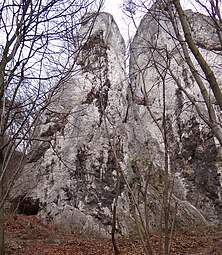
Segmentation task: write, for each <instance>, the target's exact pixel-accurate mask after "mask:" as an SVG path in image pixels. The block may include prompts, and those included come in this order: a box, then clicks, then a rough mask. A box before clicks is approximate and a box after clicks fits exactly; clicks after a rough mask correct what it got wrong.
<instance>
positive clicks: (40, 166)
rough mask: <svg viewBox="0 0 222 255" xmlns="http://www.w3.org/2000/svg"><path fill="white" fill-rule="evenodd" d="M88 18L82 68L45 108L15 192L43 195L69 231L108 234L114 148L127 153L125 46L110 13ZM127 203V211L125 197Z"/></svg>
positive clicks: (50, 213) (46, 208) (47, 211)
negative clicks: (35, 143)
mask: <svg viewBox="0 0 222 255" xmlns="http://www.w3.org/2000/svg"><path fill="white" fill-rule="evenodd" d="M85 19H86V23H85V25H84V26H83V27H82V30H81V31H80V36H81V37H82V38H89V39H87V40H85V41H84V40H83V47H82V51H81V53H80V54H79V56H78V59H77V64H78V66H77V69H79V71H78V72H77V73H76V72H74V74H73V75H71V77H70V79H69V80H68V81H67V82H65V83H64V85H63V87H61V88H60V91H59V92H58V93H57V95H56V96H54V98H53V103H52V104H51V105H50V107H49V108H48V109H47V111H46V112H45V113H44V116H43V117H42V119H41V124H40V127H39V133H38V137H39V139H42V140H43V141H42V142H40V143H38V144H37V145H36V149H34V150H33V152H32V153H31V154H30V157H29V164H28V165H27V167H26V169H25V171H26V173H25V174H24V175H23V176H22V177H21V179H22V182H23V185H22V186H20V185H19V186H18V189H19V191H18V192H19V193H21V190H22V193H27V196H31V197H33V198H34V199H36V198H39V203H40V204H41V207H42V210H41V211H40V212H39V214H40V215H42V216H43V217H46V216H47V217H48V218H49V219H53V220H54V221H55V222H56V223H58V224H60V225H63V226H65V227H66V228H67V229H70V230H72V231H77V232H80V233H82V232H83V233H84V232H87V234H90V232H91V233H93V234H94V235H98V234H102V235H104V233H107V231H108V230H110V227H111V222H112V207H113V201H114V198H115V194H116V190H115V189H116V188H115V187H116V167H117V166H116V163H115V158H114V157H115V155H114V154H113V152H112V149H111V148H112V147H114V148H115V152H116V157H118V158H120V159H121V160H124V157H125V156H126V155H125V148H124V143H125V141H124V140H125V139H126V129H125V127H124V125H123V121H122V120H123V118H124V115H125V105H126V103H125V101H126V91H127V83H126V75H125V44H124V40H123V38H122V36H121V35H120V32H119V29H118V27H117V25H116V23H115V22H114V20H113V17H112V16H111V15H109V14H106V13H101V14H100V15H99V16H98V17H96V19H95V17H94V15H89V16H87V17H85ZM92 23H94V27H93V30H92V31H91V26H92ZM89 33H90V36H89ZM111 146H112V147H111ZM25 183H26V185H25ZM120 189H121V191H123V185H122V184H121V187H120ZM29 191H30V194H29ZM16 192H17V189H16ZM124 204H125V205H124ZM124 206H125V210H126V211H127V207H128V205H127V203H126V201H124V199H122V208H124ZM122 214H126V213H125V212H122ZM120 218H121V216H120ZM124 220H127V218H125V219H124ZM127 221H128V220H127ZM125 225H126V224H125Z"/></svg>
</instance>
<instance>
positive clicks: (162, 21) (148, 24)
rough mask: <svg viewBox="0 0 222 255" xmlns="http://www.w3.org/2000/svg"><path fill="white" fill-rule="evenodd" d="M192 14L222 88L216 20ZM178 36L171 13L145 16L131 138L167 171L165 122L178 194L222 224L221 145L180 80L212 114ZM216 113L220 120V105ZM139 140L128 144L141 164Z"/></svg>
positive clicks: (137, 49) (135, 59) (136, 49)
mask: <svg viewBox="0 0 222 255" xmlns="http://www.w3.org/2000/svg"><path fill="white" fill-rule="evenodd" d="M186 15H187V17H188V21H189V22H190V25H191V32H192V35H193V38H194V40H195V42H196V44H197V45H198V47H199V50H200V52H201V53H202V54H203V56H204V58H205V59H206V60H207V61H208V63H209V65H210V66H211V68H212V70H213V71H214V73H215V75H216V77H217V79H218V81H219V84H221V82H222V81H221V75H220V73H221V67H220V66H219V63H220V62H221V59H220V58H221V57H220V55H219V54H218V51H215V49H219V48H220V47H219V41H218V38H217V36H216V31H215V30H214V29H213V27H212V24H211V20H210V18H209V17H206V16H204V15H202V14H199V13H193V12H192V11H190V10H188V11H186ZM179 31H180V32H181V28H180V27H179ZM181 34H182V33H181ZM175 38H176V36H175V32H174V29H173V26H172V24H171V21H170V20H169V18H168V15H167V13H164V12H162V11H159V10H158V9H155V8H154V9H152V10H150V11H149V12H148V13H147V14H146V15H145V16H144V18H143V20H142V21H141V24H140V26H139V28H138V30H137V33H136V36H135V38H134V41H133V43H132V46H131V63H130V66H131V69H130V74H131V100H132V103H131V116H130V118H129V119H131V120H133V121H131V120H130V121H129V125H130V126H131V129H130V130H131V136H130V137H131V138H132V137H134V138H137V139H138V140H139V143H140V146H143V148H144V149H143V151H147V153H146V155H149V158H150V160H152V161H153V162H154V163H155V164H156V166H157V167H158V168H159V171H164V167H165V165H164V164H165V163H164V152H165V147H164V146H165V143H164V135H163V134H164V126H163V125H164V124H163V123H164V122H165V132H166V135H167V143H168V149H167V150H168V152H169V155H168V157H169V171H170V174H171V176H172V178H175V183H174V191H175V196H176V197H177V198H179V199H180V200H181V201H188V202H190V203H191V204H192V205H193V206H195V208H197V209H198V210H199V212H201V213H202V214H203V215H204V217H205V218H206V219H208V220H210V221H213V222H217V221H218V220H220V219H221V217H222V203H221V180H220V175H221V167H220V165H221V159H220V146H219V144H218V142H217V140H216V139H215V137H214V136H213V134H212V132H211V130H210V129H209V127H208V126H207V125H206V124H205V123H204V122H203V121H202V119H201V118H200V117H199V116H198V115H197V113H196V110H195V108H194V106H193V104H192V103H191V102H190V101H189V99H188V98H187V96H186V95H185V94H184V93H183V91H182V89H181V88H180V87H179V86H178V84H177V81H179V83H180V85H181V87H182V88H185V89H186V91H187V92H188V93H189V95H191V97H192V98H193V99H194V100H195V101H196V102H199V103H198V106H199V108H200V110H201V111H202V113H203V114H204V115H205V116H207V111H206V108H205V105H204V103H203V99H202V96H201V92H200V90H199V88H198V86H197V84H196V82H195V79H194V77H193V75H192V74H191V71H190V69H189V66H188V64H187V62H186V61H185V58H184V57H183V54H181V53H182V49H181V47H180V45H179V42H178V40H177V39H175ZM213 49H214V50H213ZM191 55H192V54H191ZM192 60H194V59H192ZM194 62H195V61H194ZM196 68H197V71H198V72H199V73H200V74H201V75H202V77H204V74H203V73H202V71H201V70H200V68H199V67H198V66H196ZM203 81H204V78H203ZM204 82H205V84H207V82H206V81H204ZM215 110H216V111H217V114H218V117H219V121H220V118H221V115H220V113H219V108H217V106H216V105H215ZM163 121H164V122H163ZM141 134H142V135H141ZM134 138H133V139H131V141H128V142H129V144H132V145H133V146H132V149H131V151H133V153H134V155H135V156H134V157H135V159H137V160H140V155H139V154H138V153H136V151H137V150H136V149H135V148H138V144H139V143H138V142H136V143H135V140H134ZM173 176H174V177H173Z"/></svg>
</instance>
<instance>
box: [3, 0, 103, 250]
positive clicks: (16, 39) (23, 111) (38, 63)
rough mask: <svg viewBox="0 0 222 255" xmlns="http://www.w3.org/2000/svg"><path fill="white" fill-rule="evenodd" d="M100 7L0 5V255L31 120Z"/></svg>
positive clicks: (71, 62) (72, 2)
mask: <svg viewBox="0 0 222 255" xmlns="http://www.w3.org/2000/svg"><path fill="white" fill-rule="evenodd" d="M102 4H103V1H102V0H98V1H97V0H86V1H85V0H84V1H83V0H77V1H76V0H62V1H61V0H43V1H42V0H34V1H31V0H4V1H2V2H1V4H0V34H1V38H0V254H3V253H4V202H5V199H6V197H7V195H8V192H9V190H10V188H11V186H12V184H13V180H14V178H15V176H16V174H17V173H18V172H19V170H20V169H21V168H22V166H23V165H24V162H25V160H26V156H25V155H26V153H27V152H28V151H29V148H30V146H31V144H32V139H33V132H34V125H35V123H36V120H37V119H38V117H39V116H40V115H41V113H42V112H43V110H44V109H45V107H47V105H48V104H49V103H50V99H51V98H52V96H53V95H54V94H55V93H56V92H57V89H58V88H59V87H60V86H61V84H62V83H64V81H65V80H66V79H67V78H68V77H69V76H70V75H74V72H75V59H76V56H77V55H78V53H79V50H80V45H81V43H80V40H86V39H87V38H78V30H79V26H80V25H81V23H82V18H83V16H84V15H85V14H86V13H89V12H99V11H100V8H101V6H102ZM79 43H80V44H79ZM12 162H13V163H12ZM12 168H13V169H12Z"/></svg>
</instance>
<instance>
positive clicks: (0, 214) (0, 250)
mask: <svg viewBox="0 0 222 255" xmlns="http://www.w3.org/2000/svg"><path fill="white" fill-rule="evenodd" d="M1 154H2V153H1ZM0 160H1V162H0V172H1V171H2V155H1V156H0ZM3 199H4V194H3V181H1V182H0V255H3V254H4V206H3V205H4V204H3Z"/></svg>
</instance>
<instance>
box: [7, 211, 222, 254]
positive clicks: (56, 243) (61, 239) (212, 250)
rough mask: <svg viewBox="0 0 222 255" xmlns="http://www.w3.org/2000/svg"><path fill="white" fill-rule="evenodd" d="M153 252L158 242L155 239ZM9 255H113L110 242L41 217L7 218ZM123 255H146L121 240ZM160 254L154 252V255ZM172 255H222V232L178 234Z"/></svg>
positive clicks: (137, 244) (134, 243)
mask: <svg viewBox="0 0 222 255" xmlns="http://www.w3.org/2000/svg"><path fill="white" fill-rule="evenodd" d="M151 243H152V247H153V250H156V249H157V243H158V238H157V237H156V236H152V237H151ZM5 244H6V249H5V251H6V255H15V254H16V255H113V254H114V252H113V247H112V243H111V241H110V240H107V239H106V240H105V239H103V240H101V239H100V240H99V239H93V238H91V239H86V238H83V237H79V236H77V235H75V234H70V233H66V232H64V231H62V230H59V229H58V228H56V227H55V226H53V225H52V224H51V223H48V224H43V223H41V221H40V220H39V218H38V217H37V216H25V215H15V214H13V215H12V214H7V215H6V220H5ZM118 246H119V250H120V254H121V255H144V254H145V253H144V251H143V248H142V245H141V242H140V241H139V240H135V239H131V238H126V237H125V238H119V239H118ZM156 254H157V253H155V252H154V255H156ZM171 255H222V228H212V227H205V228H201V229H192V230H190V231H189V232H184V233H175V235H174V238H173V242H172V252H171Z"/></svg>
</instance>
